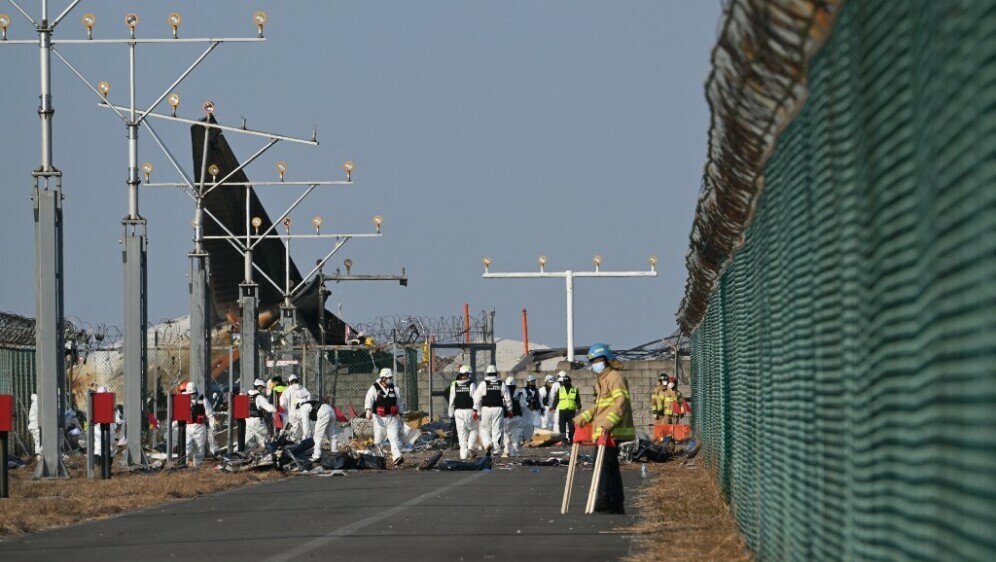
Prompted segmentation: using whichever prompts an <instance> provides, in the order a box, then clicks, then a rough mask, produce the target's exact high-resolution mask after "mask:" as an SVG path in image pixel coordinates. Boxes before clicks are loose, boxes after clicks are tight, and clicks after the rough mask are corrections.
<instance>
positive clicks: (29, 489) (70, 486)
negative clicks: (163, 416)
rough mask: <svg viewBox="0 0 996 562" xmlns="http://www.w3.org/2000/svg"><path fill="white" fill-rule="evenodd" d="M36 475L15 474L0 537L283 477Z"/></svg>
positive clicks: (191, 472)
mask: <svg viewBox="0 0 996 562" xmlns="http://www.w3.org/2000/svg"><path fill="white" fill-rule="evenodd" d="M114 468H115V469H117V466H116V463H115V467H114ZM32 472H33V471H32V467H29V466H26V467H22V468H19V469H17V470H12V471H10V476H11V482H10V499H5V500H0V537H3V536H11V535H20V534H24V533H31V532H34V531H40V530H42V529H48V528H51V527H59V526H62V525H69V524H72V523H79V522H81V521H86V520H89V519H96V518H101V517H109V516H111V515H115V514H117V513H122V512H124V511H129V510H132V509H138V508H140V507H146V506H149V505H154V504H158V503H164V502H167V501H171V500H176V499H181V498H193V497H196V496H201V495H204V494H210V493H212V492H218V491H221V490H226V489H229V488H238V487H243V486H249V485H252V484H255V483H257V482H263V481H266V480H274V479H279V478H282V475H281V473H280V472H278V471H266V472H250V473H238V474H230V473H226V472H221V471H219V470H213V469H212V468H209V467H208V466H207V465H205V467H204V468H201V469H187V470H174V471H170V472H152V473H147V474H141V473H115V474H113V478H111V479H110V480H99V479H98V480H87V479H86V471H80V470H72V469H71V471H70V473H71V476H72V479H71V480H32Z"/></svg>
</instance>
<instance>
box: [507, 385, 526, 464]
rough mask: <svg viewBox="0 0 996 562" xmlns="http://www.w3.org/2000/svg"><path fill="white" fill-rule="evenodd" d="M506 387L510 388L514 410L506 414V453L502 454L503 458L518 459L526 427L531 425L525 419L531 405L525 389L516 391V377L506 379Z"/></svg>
mask: <svg viewBox="0 0 996 562" xmlns="http://www.w3.org/2000/svg"><path fill="white" fill-rule="evenodd" d="M505 386H506V387H508V393H509V394H510V395H511V397H512V408H511V409H510V410H509V411H507V412H505V439H504V442H505V452H504V453H502V457H517V456H519V446H520V444H521V443H522V439H523V436H524V435H525V432H526V426H527V425H529V424H530V421H529V420H528V419H526V417H525V414H526V412H528V411H529V405H528V404H527V402H526V391H525V389H518V390H516V388H515V386H516V385H515V377H512V376H510V377H508V378H507V379H505Z"/></svg>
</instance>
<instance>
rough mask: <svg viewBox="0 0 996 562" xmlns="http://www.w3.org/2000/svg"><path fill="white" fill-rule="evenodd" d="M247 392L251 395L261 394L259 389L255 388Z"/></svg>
mask: <svg viewBox="0 0 996 562" xmlns="http://www.w3.org/2000/svg"><path fill="white" fill-rule="evenodd" d="M247 394H248V395H249V396H257V395H259V391H258V390H256V389H255V388H254V389H252V390H250V391H249V392H247Z"/></svg>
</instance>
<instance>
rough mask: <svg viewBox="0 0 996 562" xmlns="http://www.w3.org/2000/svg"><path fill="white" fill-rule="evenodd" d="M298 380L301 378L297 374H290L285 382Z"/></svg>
mask: <svg viewBox="0 0 996 562" xmlns="http://www.w3.org/2000/svg"><path fill="white" fill-rule="evenodd" d="M299 380H301V379H300V377H298V376H297V375H291V376H289V377H287V382H294V381H299Z"/></svg>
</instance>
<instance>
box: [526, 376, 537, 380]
mask: <svg viewBox="0 0 996 562" xmlns="http://www.w3.org/2000/svg"><path fill="white" fill-rule="evenodd" d="M526 382H536V377H534V376H532V375H529V376H528V377H526Z"/></svg>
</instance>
